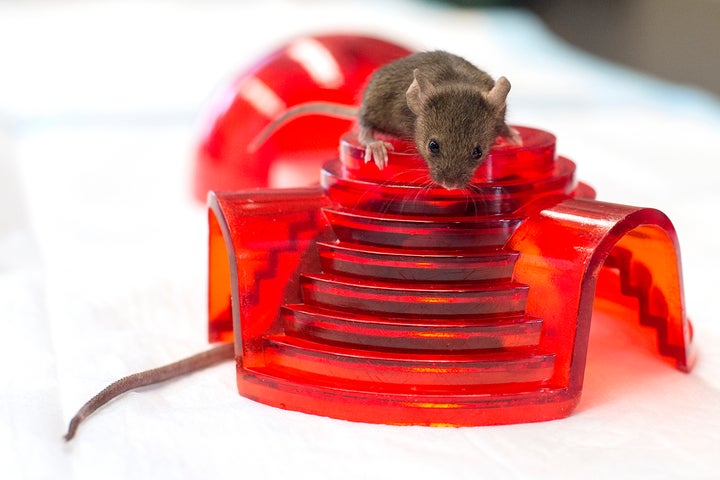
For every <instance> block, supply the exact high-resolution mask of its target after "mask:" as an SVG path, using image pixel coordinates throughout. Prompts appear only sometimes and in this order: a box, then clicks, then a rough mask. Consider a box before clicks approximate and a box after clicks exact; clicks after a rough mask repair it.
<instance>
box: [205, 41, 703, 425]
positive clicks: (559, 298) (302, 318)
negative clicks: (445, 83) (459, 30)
mask: <svg viewBox="0 0 720 480" xmlns="http://www.w3.org/2000/svg"><path fill="white" fill-rule="evenodd" d="M362 42H363V39H360V44H362ZM395 53H397V51H395V50H393V54H395ZM293 81H294V80H293ZM315 121H319V122H324V120H314V121H313V122H310V123H302V124H292V125H288V126H287V127H285V129H286V131H285V132H284V135H287V137H278V138H275V137H273V138H272V139H271V140H270V141H269V142H270V143H271V144H272V145H268V146H266V147H264V148H265V149H266V150H265V151H264V153H262V154H261V155H260V156H261V157H262V159H263V161H264V162H265V163H272V162H274V161H275V158H276V157H274V155H276V154H277V152H279V151H281V150H282V149H283V148H285V147H286V146H287V145H288V143H286V142H291V139H292V138H306V137H308V136H310V135H312V136H313V138H314V139H315V140H316V141H317V142H319V145H325V144H326V142H328V141H329V139H330V137H332V136H334V135H335V134H336V132H335V131H334V130H331V129H328V130H325V129H324V125H325V124H324V123H322V124H320V123H318V124H316V123H314V122H315ZM265 122H266V123H267V120H266V121H265ZM320 125H323V127H320ZM248 128H249V132H248V133H247V134H246V137H244V138H243V139H242V141H245V140H247V138H249V137H250V136H252V135H254V134H255V133H256V132H257V131H258V128H262V127H261V126H259V125H254V124H253V125H252V126H251V127H248ZM517 129H518V131H519V133H520V135H521V137H522V139H523V144H522V146H517V145H510V144H507V143H504V142H503V141H502V140H500V139H499V140H498V141H497V142H496V144H495V145H494V147H493V149H492V151H491V153H490V155H489V157H488V159H487V160H486V161H485V162H484V163H483V165H481V167H480V168H479V169H478V171H477V172H476V174H475V177H474V180H473V183H472V185H471V186H470V187H469V188H467V189H464V190H445V189H444V188H442V187H439V186H435V185H433V184H432V182H430V177H429V172H428V170H427V167H426V166H425V163H424V161H423V160H422V159H421V158H420V157H418V156H417V154H416V153H415V151H414V147H413V146H412V145H410V144H407V143H403V142H400V141H397V140H391V141H392V142H393V143H394V149H393V150H392V151H391V152H390V157H389V165H388V167H387V168H386V169H384V170H382V171H380V170H378V168H377V167H376V166H375V165H374V164H373V163H369V164H366V163H364V161H363V149H362V147H360V146H359V145H358V142H357V139H356V136H355V133H354V132H353V131H352V130H351V131H349V132H347V133H345V134H344V135H340V134H338V135H337V136H335V138H334V141H335V144H336V147H335V149H334V152H332V153H329V152H328V151H327V149H326V148H325V147H324V146H321V147H318V150H317V151H316V155H315V157H316V158H315V159H314V161H315V162H319V161H320V160H326V161H325V162H324V166H323V167H322V170H321V172H320V174H319V179H320V184H319V185H317V186H310V187H302V188H293V189H271V188H265V189H251V190H243V191H234V192H230V193H227V192H225V193H223V192H219V191H218V192H214V193H210V195H209V200H208V203H209V337H210V340H211V341H234V342H235V348H236V359H237V382H238V390H239V392H240V394H242V395H244V396H246V397H248V398H251V399H254V400H257V401H259V402H262V403H265V404H268V405H273V406H276V407H280V408H286V409H291V410H298V411H302V412H307V413H312V414H318V415H324V416H329V417H335V418H341V419H347V420H354V421H363V422H373V423H389V424H417V425H491V424H505V423H518V422H533V421H542V420H550V419H556V418H561V417H565V416H567V415H569V414H570V413H571V412H572V411H573V409H574V407H575V406H576V405H577V403H578V401H579V399H580V395H581V392H582V386H583V378H584V373H585V361H586V356H587V349H588V339H589V332H590V321H591V318H592V309H593V303H594V301H595V299H596V298H602V299H604V300H606V301H609V302H615V303H623V304H626V303H627V300H628V299H631V300H632V302H634V303H635V305H637V312H638V320H637V323H638V325H641V326H646V327H647V328H649V329H653V331H654V332H655V333H656V336H657V346H658V351H659V353H660V355H662V356H664V357H666V358H668V359H670V360H671V361H672V362H673V363H674V365H675V366H676V367H677V368H679V369H680V370H683V371H689V370H690V368H691V367H692V365H693V361H694V354H693V349H692V329H691V326H690V322H689V321H688V319H687V317H686V314H685V305H684V299H683V286H682V275H681V265H680V254H679V248H678V243H677V236H676V233H675V230H674V228H673V226H672V224H671V222H670V221H669V220H668V218H667V217H666V216H665V215H664V214H663V213H662V212H659V211H657V210H655V209H651V208H639V207H630V206H624V205H617V204H612V203H605V202H599V201H597V200H595V192H594V191H593V189H592V188H591V187H589V186H588V185H586V184H584V183H581V182H578V181H576V179H575V164H574V163H573V162H572V161H571V160H569V159H567V158H564V157H562V156H558V155H556V153H555V137H554V136H553V135H551V134H550V133H548V132H545V131H542V130H538V129H533V128H526V127H517ZM238 142H240V140H238ZM338 142H339V144H340V148H339V154H338V148H337V143H338ZM311 150H312V149H309V150H308V152H310V151H311ZM282 155H283V156H285V157H287V155H288V154H286V153H283V154H282ZM338 157H339V158H338ZM308 168H310V167H308Z"/></svg>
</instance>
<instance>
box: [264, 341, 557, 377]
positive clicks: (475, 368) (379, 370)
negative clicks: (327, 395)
mask: <svg viewBox="0 0 720 480" xmlns="http://www.w3.org/2000/svg"><path fill="white" fill-rule="evenodd" d="M264 355H265V365H266V367H271V368H282V369H288V370H290V371H295V372H302V373H303V374H309V375H316V376H320V377H325V378H328V379H339V380H343V381H354V382H361V383H368V384H370V383H381V384H394V385H428V386H436V387H437V386H438V385H448V386H450V385H454V386H460V385H497V384H522V383H535V382H543V381H547V380H549V379H550V377H551V376H552V373H553V365H554V360H555V357H554V355H553V354H517V353H506V352H500V353H493V354H474V355H473V354H455V355H447V353H445V354H430V353H399V352H388V351H373V350H360V349H352V348H346V347H340V346H333V345H328V344H320V343H315V342H310V341H307V340H303V339H299V338H295V337H289V336H285V335H282V336H273V337H268V338H266V339H265V340H264Z"/></svg>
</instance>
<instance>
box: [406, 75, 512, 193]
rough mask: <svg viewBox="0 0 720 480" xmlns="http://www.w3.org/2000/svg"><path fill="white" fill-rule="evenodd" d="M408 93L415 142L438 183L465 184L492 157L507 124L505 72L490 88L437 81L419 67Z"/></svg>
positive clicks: (451, 185) (506, 82)
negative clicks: (413, 115) (413, 117)
mask: <svg viewBox="0 0 720 480" xmlns="http://www.w3.org/2000/svg"><path fill="white" fill-rule="evenodd" d="M414 77H415V78H414V80H413V82H412V84H411V85H410V88H408V90H407V93H406V97H407V103H408V107H409V108H410V110H411V111H412V112H413V113H414V114H415V117H416V119H415V143H416V144H417V147H418V150H419V153H420V155H421V156H422V157H423V158H424V159H425V161H426V162H427V165H428V167H429V168H430V176H431V177H432V179H433V181H435V183H437V184H439V185H441V186H443V187H445V188H446V189H448V190H453V189H458V188H463V187H465V186H467V185H468V184H469V183H470V181H471V180H472V177H473V174H474V173H475V170H477V167H478V166H479V165H480V164H481V163H482V162H483V160H485V158H486V157H487V155H488V153H489V151H490V147H491V146H492V144H493V142H494V141H495V138H496V137H497V135H498V134H499V133H500V131H501V129H502V128H503V126H504V125H505V110H506V104H505V99H506V97H507V94H508V92H509V91H510V82H508V81H507V79H506V78H505V77H500V78H499V79H498V80H497V81H496V82H495V85H494V87H493V88H492V89H491V90H489V91H488V90H487V89H483V88H482V87H481V86H480V85H478V86H466V85H460V84H458V85H448V86H443V87H436V86H435V85H433V84H432V83H431V82H430V81H429V80H428V79H427V78H425V77H424V76H423V75H422V72H420V71H419V70H417V69H416V70H415V71H414Z"/></svg>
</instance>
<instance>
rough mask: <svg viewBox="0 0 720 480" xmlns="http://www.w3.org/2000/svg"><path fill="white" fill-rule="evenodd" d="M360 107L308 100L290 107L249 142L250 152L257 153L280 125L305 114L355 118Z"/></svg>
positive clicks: (248, 148) (248, 149)
mask: <svg viewBox="0 0 720 480" xmlns="http://www.w3.org/2000/svg"><path fill="white" fill-rule="evenodd" d="M358 113H359V109H358V107H355V106H352V105H342V104H339V103H332V102H307V103H300V104H298V105H295V106H293V107H290V108H289V109H287V110H286V111H285V113H283V114H282V115H280V116H279V117H277V118H276V119H275V120H273V121H272V122H270V124H269V125H268V126H266V127H265V128H264V129H263V130H262V131H261V132H260V133H259V134H258V135H257V136H256V137H255V138H254V139H253V140H252V141H251V142H250V143H249V144H248V147H247V151H248V153H255V152H256V151H257V150H258V149H259V148H260V147H261V146H262V145H263V144H264V143H265V142H266V141H267V139H268V138H270V137H271V136H272V135H273V134H274V133H275V132H276V131H277V130H278V129H279V128H280V127H282V126H283V125H285V124H286V123H289V122H291V121H293V120H294V119H296V118H298V117H302V116H305V115H325V116H329V117H336V118H344V119H354V118H357V117H358Z"/></svg>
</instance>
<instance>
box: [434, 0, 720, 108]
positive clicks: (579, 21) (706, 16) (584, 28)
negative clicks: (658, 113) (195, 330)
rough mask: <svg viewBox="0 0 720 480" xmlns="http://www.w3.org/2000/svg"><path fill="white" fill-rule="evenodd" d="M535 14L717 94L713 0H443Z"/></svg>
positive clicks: (600, 48)
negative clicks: (513, 8)
mask: <svg viewBox="0 0 720 480" xmlns="http://www.w3.org/2000/svg"><path fill="white" fill-rule="evenodd" d="M448 3H450V4H454V5H461V6H466V7H487V6H509V7H520V8H527V9H528V10H530V11H532V12H534V13H536V14H537V15H538V16H539V17H540V18H541V19H542V20H543V22H545V24H546V25H547V26H548V27H549V28H550V29H551V30H552V31H553V32H555V33H556V34H557V35H559V36H560V37H561V38H563V39H565V40H566V41H568V42H570V43H571V44H573V45H575V46H577V47H579V48H581V49H583V50H585V51H587V52H589V53H592V54H595V55H598V56H601V57H603V58H607V59H609V60H612V61H615V62H619V63H621V64H623V65H627V66H629V67H632V68H636V69H638V70H641V71H644V72H646V73H649V74H652V75H657V76H659V77H662V78H665V79H667V80H671V81H675V82H681V83H687V84H690V85H696V86H699V87H702V88H704V89H706V90H708V91H711V92H713V93H715V94H720V55H718V54H717V48H718V46H720V31H719V30H718V25H720V1H718V0H686V1H677V0H608V1H602V2H598V1H593V0H507V1H503V0H495V1H493V0H487V1H483V0H448Z"/></svg>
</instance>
